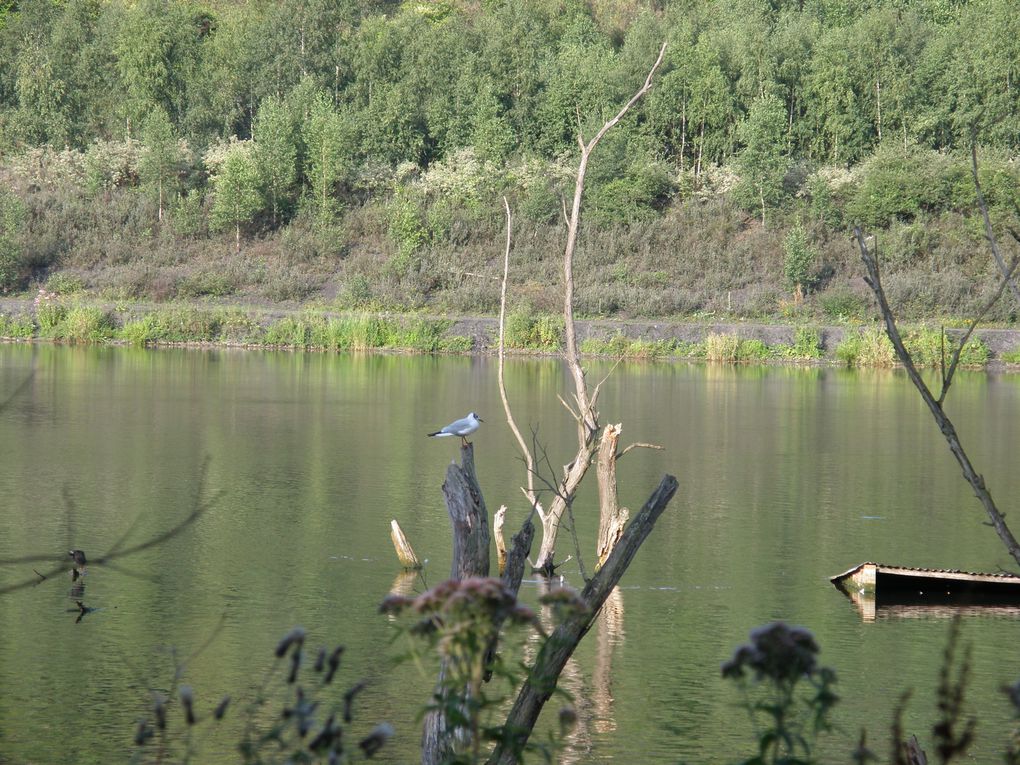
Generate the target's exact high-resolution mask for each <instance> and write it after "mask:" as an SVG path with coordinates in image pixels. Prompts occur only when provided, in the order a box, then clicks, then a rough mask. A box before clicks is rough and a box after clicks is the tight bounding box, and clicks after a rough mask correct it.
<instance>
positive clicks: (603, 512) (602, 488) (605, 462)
mask: <svg viewBox="0 0 1020 765" xmlns="http://www.w3.org/2000/svg"><path fill="white" fill-rule="evenodd" d="M622 429H623V425H622V424H621V425H606V427H605V428H603V430H602V441H601V443H599V456H598V478H599V536H598V541H597V542H596V545H595V554H596V555H597V556H598V566H601V565H602V564H603V563H605V562H606V558H608V557H609V553H611V552H612V551H613V548H614V547H615V546H616V543H617V542H618V541H619V539H620V536H621V535H622V534H623V529H624V527H625V526H626V525H627V519H628V518H629V517H630V510H628V509H627V508H626V507H620V500H619V497H618V495H617V489H616V448H617V445H618V444H619V442H620V431H621V430H622Z"/></svg>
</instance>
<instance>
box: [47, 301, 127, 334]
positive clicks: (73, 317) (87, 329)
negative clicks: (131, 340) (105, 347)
mask: <svg viewBox="0 0 1020 765" xmlns="http://www.w3.org/2000/svg"><path fill="white" fill-rule="evenodd" d="M55 332H56V333H57V334H55V337H59V338H60V339H61V340H66V341H67V342H70V343H101V342H104V341H106V340H109V339H110V338H111V337H113V336H114V335H115V334H116V330H115V329H114V326H113V319H112V318H111V317H110V315H109V314H108V313H107V312H106V311H104V310H103V309H101V308H98V307H96V306H75V307H73V308H71V309H70V310H68V311H67V315H66V316H65V317H64V320H63V321H62V322H61V323H60V324H59V325H58V327H56V328H55Z"/></svg>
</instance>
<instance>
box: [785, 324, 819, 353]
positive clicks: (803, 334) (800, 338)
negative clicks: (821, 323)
mask: <svg viewBox="0 0 1020 765" xmlns="http://www.w3.org/2000/svg"><path fill="white" fill-rule="evenodd" d="M790 350H791V355H792V356H793V357H794V358H798V359H820V358H821V357H822V355H823V351H822V335H821V333H820V332H819V331H818V329H817V328H815V327H797V329H796V331H795V333H794V336H793V347H792V348H791V349H790Z"/></svg>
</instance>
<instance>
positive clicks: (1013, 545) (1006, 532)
mask: <svg viewBox="0 0 1020 765" xmlns="http://www.w3.org/2000/svg"><path fill="white" fill-rule="evenodd" d="M854 236H855V237H856V238H857V245H858V247H859V248H860V252H861V260H863V261H864V267H865V268H866V269H867V271H868V276H866V277H865V281H866V282H867V283H868V286H870V287H871V289H872V291H873V292H874V293H875V299H876V300H877V301H878V307H879V310H880V311H881V312H882V318H883V320H884V321H885V327H886V334H888V336H889V340H890V341H891V342H892V344H893V348H894V349H895V351H896V355H897V356H898V357H899V359H900V361H901V362H902V363H903V366H904V368H905V369H906V370H907V376H908V377H909V378H910V381H911V382H912V383H913V384H914V387H915V388H917V391H918V392H919V393H920V394H921V398H922V400H923V401H924V403H925V404H926V405H927V406H928V409H929V411H931V414H932V417H934V418H935V422H936V424H937V425H938V426H939V430H941V431H942V435H943V436H944V437H945V439H946V443H947V444H948V445H949V450H950V451H951V452H952V453H953V456H954V457H956V461H957V462H958V463H959V465H960V467H961V468H962V469H963V477H964V478H966V479H967V482H968V483H969V484H970V485H971V488H972V489H973V490H974V495H975V496H976V497H977V498H978V500H979V501H980V502H981V504H982V506H983V507H984V508H985V512H986V513H987V514H988V518H989V520H990V521H991V525H992V527H993V528H994V529H995V532H996V534H998V536H999V539H1000V540H1002V543H1003V544H1004V545H1005V546H1006V550H1007V551H1008V552H1009V554H1010V555H1011V556H1012V558H1013V560H1015V561H1016V562H1017V564H1020V544H1018V543H1017V541H1016V538H1015V537H1014V536H1013V533H1012V532H1011V531H1010V529H1009V526H1007V525H1006V519H1005V516H1003V514H1002V513H1001V512H999V508H998V507H996V505H995V501H994V500H993V499H992V495H991V493H990V492H989V491H988V489H987V488H986V487H985V480H984V478H983V477H982V476H981V475H979V474H978V472H977V471H976V470H975V469H974V466H973V465H972V464H971V462H970V458H969V457H968V456H967V453H966V452H965V451H964V449H963V445H962V444H961V443H960V437H959V436H958V435H957V433H956V428H955V426H954V425H953V423H952V421H951V420H950V419H949V417H948V416H947V415H946V413H945V411H944V410H943V409H942V403H941V401H940V400H937V399H936V398H935V396H933V395H932V392H931V391H930V390H929V389H928V386H927V385H925V383H924V380H922V379H921V376H920V375H919V374H918V373H917V368H916V367H915V366H914V360H913V359H912V358H911V357H910V353H909V352H908V351H907V349H906V348H905V347H904V345H903V339H902V338H901V337H900V333H899V329H897V327H896V319H895V317H894V316H893V312H892V309H891V308H889V301H888V300H887V299H886V296H885V290H883V289H882V281H881V279H880V277H879V272H878V259H877V258H876V257H875V256H874V255H873V254H872V253H871V252H870V251H869V250H868V246H867V244H866V243H865V241H864V235H863V234H862V233H861V229H860V227H856V228H854Z"/></svg>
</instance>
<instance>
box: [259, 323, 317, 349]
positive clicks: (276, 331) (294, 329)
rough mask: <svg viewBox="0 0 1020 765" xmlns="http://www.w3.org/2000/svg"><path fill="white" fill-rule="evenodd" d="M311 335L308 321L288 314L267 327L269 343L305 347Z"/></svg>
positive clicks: (266, 338) (267, 340)
mask: <svg viewBox="0 0 1020 765" xmlns="http://www.w3.org/2000/svg"><path fill="white" fill-rule="evenodd" d="M310 335H311V332H310V329H309V326H308V323H307V322H306V321H303V320H301V319H295V318H293V317H290V316H286V317H284V318H282V319H280V320H279V321H274V322H273V323H272V324H270V325H269V326H268V327H267V328H266V337H265V341H266V344H267V345H278V346H285V347H293V348H304V347H305V346H307V345H308V341H309V337H310Z"/></svg>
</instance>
